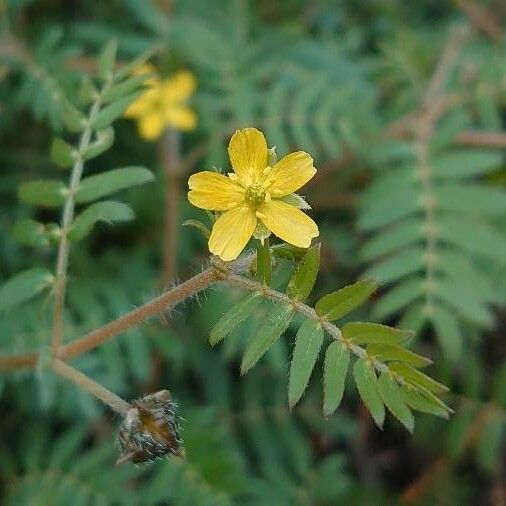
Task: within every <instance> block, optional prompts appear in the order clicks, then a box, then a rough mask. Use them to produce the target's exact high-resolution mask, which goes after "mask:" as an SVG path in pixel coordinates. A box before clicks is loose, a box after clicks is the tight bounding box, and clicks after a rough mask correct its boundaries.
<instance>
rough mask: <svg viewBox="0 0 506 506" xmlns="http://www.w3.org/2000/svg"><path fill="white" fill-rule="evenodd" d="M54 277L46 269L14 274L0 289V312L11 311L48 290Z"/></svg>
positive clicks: (36, 268)
mask: <svg viewBox="0 0 506 506" xmlns="http://www.w3.org/2000/svg"><path fill="white" fill-rule="evenodd" d="M53 282H54V276H53V275H52V274H51V272H49V271H48V270H46V269H41V268H38V267H34V268H33V269H29V270H27V271H24V272H20V273H19V274H16V275H15V276H14V277H12V278H11V279H9V281H7V282H5V283H4V284H3V285H2V286H1V287H0V310H3V311H5V310H7V309H11V308H12V307H14V306H16V305H18V304H21V303H22V302H25V301H27V300H30V299H31V298H32V297H35V296H36V295H37V294H39V293H41V292H43V291H44V290H46V289H47V288H49V287H50V286H51V285H52V284H53Z"/></svg>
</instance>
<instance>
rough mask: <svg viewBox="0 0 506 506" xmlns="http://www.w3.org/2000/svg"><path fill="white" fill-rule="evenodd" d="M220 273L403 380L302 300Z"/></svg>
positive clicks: (400, 380) (245, 279)
mask: <svg viewBox="0 0 506 506" xmlns="http://www.w3.org/2000/svg"><path fill="white" fill-rule="evenodd" d="M221 275H222V278H223V281H225V282H226V283H229V284H231V285H235V286H240V287H242V288H244V289H246V290H249V291H252V292H258V293H259V294H261V295H262V296H263V297H265V298H266V299H270V300H276V301H278V302H281V303H283V304H288V305H290V306H292V307H293V309H294V310H295V311H297V312H298V313H299V314H301V315H302V316H305V317H306V318H309V319H311V320H315V321H317V322H318V323H319V324H320V325H321V326H322V328H323V329H324V330H325V331H326V332H327V334H329V336H330V337H331V338H332V339H335V340H336V341H339V342H340V343H342V344H343V345H344V346H346V348H348V349H349V350H350V352H351V353H353V354H354V355H355V356H356V357H357V358H365V359H367V360H368V361H369V362H370V363H371V364H372V365H373V366H374V367H375V368H376V370H377V371H378V372H380V373H382V372H389V373H390V374H392V375H393V376H394V377H395V378H396V379H397V381H398V382H399V383H401V384H402V383H404V380H403V379H402V378H401V377H400V376H399V375H397V374H394V373H392V371H390V369H389V368H388V366H387V365H386V364H384V363H383V362H381V361H379V360H377V359H375V358H374V357H370V356H369V355H368V354H367V352H366V351H365V350H364V349H363V348H362V347H361V346H358V345H357V344H354V343H352V342H351V341H350V340H348V339H346V338H345V337H344V336H343V334H342V332H341V330H340V329H339V327H337V326H336V325H334V324H333V323H331V322H330V321H328V320H327V319H325V318H322V317H321V316H320V315H318V313H317V312H316V311H315V310H314V309H313V308H312V307H310V306H308V305H307V304H304V303H303V302H301V301H298V300H294V299H291V298H290V297H288V295H286V294H284V293H282V292H278V291H277V290H274V289H272V288H269V287H268V286H266V285H264V284H262V283H258V282H257V281H254V280H252V279H250V278H246V277H244V276H239V275H237V274H229V273H226V272H225V273H222V274H221Z"/></svg>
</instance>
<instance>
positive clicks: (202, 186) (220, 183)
mask: <svg viewBox="0 0 506 506" xmlns="http://www.w3.org/2000/svg"><path fill="white" fill-rule="evenodd" d="M188 186H189V187H190V190H191V191H190V192H189V193H188V200H189V201H190V202H191V203H192V204H193V205H194V206H196V207H200V208H201V209H208V210H209V211H225V210H227V209H230V208H232V207H235V206H238V205H240V204H242V203H243V202H244V188H242V186H240V185H239V184H237V183H235V182H234V181H232V180H231V179H230V178H228V177H227V176H224V175H223V174H218V173H217V172H211V171H204V172H199V173H197V174H193V175H192V176H191V177H190V179H189V180H188Z"/></svg>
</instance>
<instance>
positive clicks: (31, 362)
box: [0, 353, 39, 371]
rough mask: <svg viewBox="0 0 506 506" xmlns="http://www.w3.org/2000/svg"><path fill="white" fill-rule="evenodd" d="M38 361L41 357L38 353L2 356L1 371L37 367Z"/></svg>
mask: <svg viewBox="0 0 506 506" xmlns="http://www.w3.org/2000/svg"><path fill="white" fill-rule="evenodd" d="M38 359H39V355H38V354H37V353H23V354H20V355H12V356H6V357H5V356H4V357H2V356H0V371H11V370H13V369H22V368H24V367H35V365H36V364H37V360H38Z"/></svg>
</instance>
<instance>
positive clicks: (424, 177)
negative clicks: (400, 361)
mask: <svg viewBox="0 0 506 506" xmlns="http://www.w3.org/2000/svg"><path fill="white" fill-rule="evenodd" d="M473 49H474V48H473V46H472V45H470V47H469V45H468V47H465V48H464V49H463V56H462V60H461V65H465V64H466V63H465V62H468V64H469V63H470V62H471V61H473V58H474V55H473V52H472V51H473ZM457 70H458V71H459V72H463V70H462V67H460V68H458V69H457ZM475 85H477V86H480V85H479V84H475V83H473V84H472V86H475ZM472 86H471V88H472ZM469 88H470V87H469V86H468V87H467V89H466V87H464V86H463V85H462V84H461V83H460V82H459V81H458V79H457V78H455V77H453V75H452V79H451V80H450V82H449V83H448V85H447V89H445V90H444V92H445V93H447V94H449V93H452V92H453V93H466V92H467V91H468V89H469ZM480 99H481V98H480V96H479V95H478V96H476V95H472V98H471V100H469V103H467V102H466V104H465V105H464V106H460V107H458V108H456V109H452V110H450V111H449V112H448V113H447V115H446V116H444V117H443V118H442V119H441V121H440V122H439V123H437V124H436V125H435V128H434V130H433V131H431V132H430V137H429V138H428V139H427V140H426V141H417V140H416V139H415V140H414V141H413V142H412V143H411V144H410V143H408V142H405V143H404V146H405V153H404V154H403V156H402V158H399V157H397V155H395V152H392V153H391V154H390V155H389V156H388V157H386V158H384V159H383V160H382V163H380V164H378V168H379V169H380V170H378V172H377V175H376V176H375V179H374V181H373V183H372V184H371V186H370V187H369V188H368V189H367V190H366V192H364V195H363V197H362V206H361V212H360V217H359V225H360V227H361V229H362V230H363V231H365V232H367V233H369V234H371V235H372V237H371V238H370V239H369V240H368V242H367V243H366V244H365V245H364V247H363V249H362V258H363V259H364V261H366V262H367V263H369V264H371V265H370V267H369V268H368V269H367V270H366V272H365V273H364V275H365V276H367V277H372V278H375V279H378V281H380V283H381V284H382V285H383V287H384V291H383V293H382V297H380V298H379V300H378V301H377V302H376V305H375V307H374V309H373V314H375V315H376V317H378V318H381V319H383V320H391V318H393V317H395V318H398V317H402V318H404V319H405V320H406V321H407V320H408V319H409V320H411V321H415V320H416V321H417V322H418V323H417V325H418V327H419V328H422V327H424V325H425V323H427V324H428V325H429V326H430V327H431V328H432V329H433V331H434V334H435V336H436V338H437V341H438V342H439V344H440V345H441V347H442V349H443V351H444V353H445V355H446V357H447V358H449V359H450V360H452V361H454V362H457V361H458V360H459V359H460V358H461V357H462V352H463V349H464V346H465V345H464V344H463V339H464V336H465V334H466V329H467V328H469V327H471V328H477V329H484V328H490V327H491V326H492V325H493V312H492V309H491V305H493V304H498V303H500V302H501V301H502V300H503V297H502V294H501V288H500V286H498V283H497V280H496V278H495V275H494V274H492V273H491V272H490V271H488V272H487V269H486V268H485V265H486V263H493V264H496V265H497V268H499V269H501V268H504V259H505V258H506V237H505V236H504V233H503V231H502V230H501V229H500V228H499V227H497V223H498V220H500V218H501V217H504V216H505V213H506V196H505V194H504V191H503V189H502V188H500V187H498V186H495V185H493V184H490V182H489V181H487V180H486V179H485V178H486V177H487V176H488V175H489V174H491V173H494V172H497V171H498V170H500V169H501V167H502V162H503V160H504V154H503V153H502V152H501V151H498V150H493V149H484V148H477V149H472V148H466V149H462V148H458V147H456V146H455V142H454V140H455V139H456V138H457V137H458V135H459V134H460V133H461V132H462V131H463V130H465V129H468V128H469V125H471V124H472V123H473V108H474V107H478V108H479V107H480V106H479V104H478V103H479V101H480ZM477 102H478V103H477ZM489 105H491V103H490V102H489ZM492 107H493V106H492ZM479 122H480V123H481V124H483V125H486V121H485V118H483V117H481V118H479ZM420 142H422V143H425V144H426V145H420ZM386 167H388V170H385V168H386Z"/></svg>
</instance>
